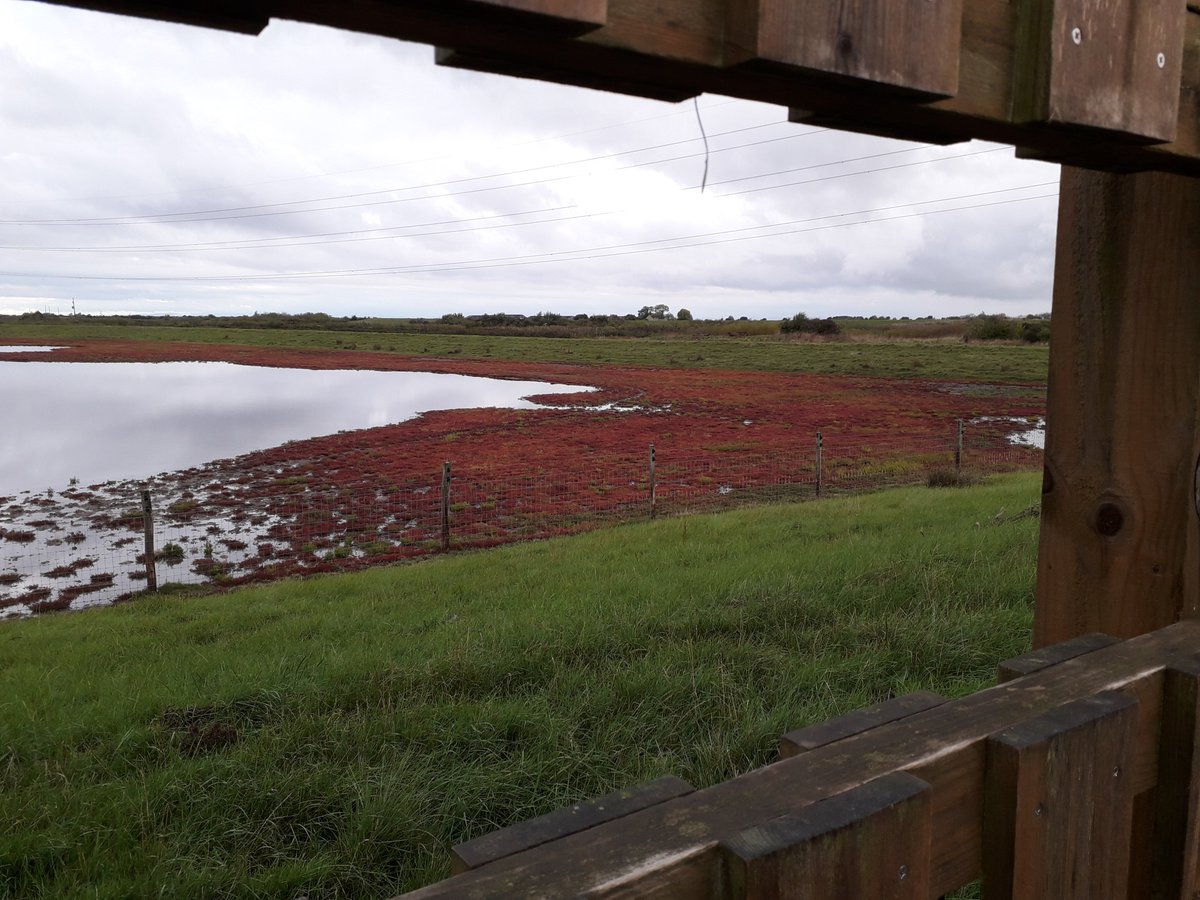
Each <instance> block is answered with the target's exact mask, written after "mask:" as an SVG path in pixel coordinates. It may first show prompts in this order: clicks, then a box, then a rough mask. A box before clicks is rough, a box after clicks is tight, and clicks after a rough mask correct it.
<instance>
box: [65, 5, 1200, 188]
mask: <svg viewBox="0 0 1200 900" xmlns="http://www.w3.org/2000/svg"><path fill="white" fill-rule="evenodd" d="M51 2H64V3H65V4H66V5H72V6H82V7H85V8H89V9H101V10H109V11H118V12H126V13H130V14H135V15H144V16H151V17H161V18H165V19H168V20H176V21H178V20H180V18H181V17H182V16H184V15H185V14H186V16H190V17H191V18H193V19H194V18H197V17H199V18H203V17H204V16H205V15H206V11H208V10H218V9H220V8H222V4H220V3H217V2H213V0H191V2H190V3H183V2H180V3H175V2H172V3H168V2H166V0H141V2H139V3H133V2H129V0H51ZM728 2H729V0H608V7H607V14H606V17H605V24H604V25H603V26H601V27H599V28H596V29H594V30H592V31H589V32H587V33H586V34H583V35H582V36H580V37H577V38H574V39H571V38H569V37H568V36H565V35H563V34H561V33H556V32H555V31H554V29H553V28H552V27H549V26H548V25H546V24H545V20H544V19H543V20H542V22H543V24H542V25H540V26H539V25H530V24H529V23H528V21H526V22H525V23H524V24H523V23H521V22H514V21H512V17H511V16H509V17H507V21H506V20H505V17H500V18H499V19H497V18H496V17H495V16H485V15H483V14H482V13H480V12H479V11H478V9H476V11H475V12H470V13H465V14H464V13H463V7H462V6H459V5H455V4H453V3H435V2H432V0H422V2H415V0H347V2H342V3H328V2H325V0H249V2H247V3H245V4H238V5H237V10H238V15H239V16H242V17H252V18H254V19H256V20H259V21H265V20H266V19H269V18H280V19H292V20H296V21H302V22H311V23H313V24H318V25H329V26H333V27H337V28H347V29H351V30H355V31H363V32H368V33H371V34H379V35H385V36H388V37H397V38H401V39H403V40H409V41H418V42H423V43H428V44H433V45H435V46H442V47H447V48H451V49H453V50H455V51H459V52H460V53H462V54H464V58H465V55H467V54H470V55H474V56H476V57H478V58H480V59H490V60H493V61H495V60H503V61H507V62H506V63H505V64H506V65H509V66H511V67H512V70H513V71H514V72H517V73H528V74H531V75H536V76H537V77H545V78H548V79H552V80H561V81H564V82H567V83H577V84H586V85H589V86H605V85H606V84H607V83H612V84H614V85H616V86H618V87H617V89H619V90H629V89H630V88H631V86H644V88H645V90H647V91H648V90H650V89H651V88H653V89H654V90H656V91H658V92H659V93H661V94H663V95H672V94H675V95H682V96H691V95H693V94H695V93H698V92H707V93H712V94H724V95H727V96H732V97H744V98H746V99H752V100H759V101H762V102H766V103H777V104H780V105H783V106H787V107H791V108H795V109H797V110H806V111H808V112H809V113H813V114H818V115H830V116H838V117H841V121H842V124H843V127H846V128H855V127H863V128H864V129H867V130H871V131H875V132H879V133H887V132H888V131H890V132H892V133H895V134H907V135H910V136H917V135H920V134H922V133H927V134H929V135H931V136H937V138H936V139H937V140H941V141H946V140H952V139H967V138H981V139H984V140H991V141H999V142H1003V143H1009V144H1015V145H1017V146H1018V147H1024V148H1027V149H1028V150H1030V151H1034V152H1037V153H1040V154H1042V155H1048V156H1057V157H1061V158H1070V159H1073V160H1074V161H1075V162H1076V163H1077V164H1079V165H1085V166H1091V167H1096V168H1105V169H1110V170H1119V171H1130V170H1138V169H1161V170H1169V171H1175V172H1185V173H1192V174H1200V97H1198V94H1197V91H1198V90H1200V15H1197V14H1196V13H1189V14H1188V15H1187V16H1186V20H1185V23H1184V25H1183V31H1184V34H1183V52H1182V70H1181V72H1182V74H1181V82H1182V83H1181V85H1177V89H1178V93H1179V95H1180V103H1179V115H1178V121H1177V124H1176V130H1175V135H1176V136H1175V138H1174V139H1173V140H1172V141H1170V142H1169V143H1165V144H1159V145H1154V146H1141V145H1138V144H1136V143H1132V142H1131V141H1130V140H1128V139H1123V138H1121V137H1120V136H1114V135H1113V134H1112V133H1110V132H1104V131H1101V132H1096V133H1095V134H1093V135H1090V136H1088V137H1087V138H1086V139H1085V138H1082V137H1081V136H1080V135H1079V134H1074V133H1069V132H1065V131H1064V130H1062V129H1056V128H1052V127H1045V126H1044V125H1042V124H1039V123H1034V124H1029V123H1026V122H1019V121H1015V120H1014V118H1013V88H1014V84H1015V82H1016V80H1017V73H1016V71H1015V69H1016V67H1017V66H1018V65H1019V60H1018V53H1017V48H1018V43H1019V42H1018V30H1019V29H1018V18H1019V17H1018V8H1017V4H1016V3H1013V2H1010V0H962V3H963V11H962V28H961V38H960V48H959V54H958V56H959V77H958V89H957V91H956V93H955V95H954V96H953V97H949V98H947V99H944V100H938V101H935V102H933V103H926V104H919V103H913V102H910V100H911V98H908V99H906V98H898V97H896V96H890V95H887V94H886V92H884V93H881V92H880V91H878V90H873V89H866V90H864V89H862V88H861V87H846V86H845V85H842V84H838V83H834V82H832V81H831V80H830V78H829V77H828V76H827V75H817V74H812V73H809V72H807V70H803V69H795V68H793V69H787V70H779V69H767V70H764V69H761V68H756V67H754V66H750V67H746V66H738V65H728V64H727V59H726V56H727V52H726V51H727V45H728V42H727V40H726V24H727V18H728V14H729V9H728ZM806 2H812V0H806ZM922 2H924V0H922ZM1154 2H1156V3H1157V2H1159V0H1154ZM888 5H890V6H895V7H904V6H912V5H916V4H915V3H909V2H906V3H896V2H892V3H890V4H888ZM232 7H233V4H229V3H227V2H226V3H225V4H224V8H226V11H228V9H229V8H232ZM206 24H213V25H214V26H217V25H219V23H217V22H211V23H206ZM914 50H915V52H917V53H920V54H933V55H937V54H939V53H941V50H940V49H939V48H937V47H935V48H932V49H930V48H928V47H924V46H921V45H914ZM914 55H915V54H914ZM1169 64H1171V63H1170V62H1169ZM497 65H498V64H497Z"/></svg>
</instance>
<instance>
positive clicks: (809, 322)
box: [779, 313, 842, 335]
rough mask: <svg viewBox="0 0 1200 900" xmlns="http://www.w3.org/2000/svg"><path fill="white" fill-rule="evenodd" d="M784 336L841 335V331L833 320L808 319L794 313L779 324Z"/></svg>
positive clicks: (802, 314) (801, 314) (803, 315)
mask: <svg viewBox="0 0 1200 900" xmlns="http://www.w3.org/2000/svg"><path fill="white" fill-rule="evenodd" d="M779 330H780V331H781V332H783V333H784V334H822V335H830V334H841V333H842V329H841V327H840V326H839V325H838V323H837V322H835V321H834V320H833V319H810V318H809V317H808V316H806V315H805V314H804V313H796V315H794V316H792V317H791V318H790V319H784V320H783V321H782V322H780V323H779Z"/></svg>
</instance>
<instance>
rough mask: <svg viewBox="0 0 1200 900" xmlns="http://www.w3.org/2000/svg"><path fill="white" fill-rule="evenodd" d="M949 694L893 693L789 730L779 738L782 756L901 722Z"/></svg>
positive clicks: (944, 699)
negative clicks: (850, 710) (876, 701)
mask: <svg viewBox="0 0 1200 900" xmlns="http://www.w3.org/2000/svg"><path fill="white" fill-rule="evenodd" d="M945 702H946V698H945V697H943V696H941V695H940V694H935V693H933V692H932V691H916V692H914V693H912V694H904V695H903V696H900V697H892V698H891V699H890V700H885V701H883V702H882V703H877V704H875V705H874V706H868V707H866V708H865V709H856V710H854V711H853V712H848V713H846V714H845V715H842V716H836V717H835V718H832V719H826V720H825V721H824V722H818V723H817V724H815V725H807V726H805V727H804V728H797V729H796V730H795V731H789V732H788V733H787V734H785V735H784V736H783V737H782V738H780V739H779V758H780V759H789V758H791V757H793V756H795V755H796V754H798V753H807V752H808V751H810V750H816V749H817V748H818V747H824V746H826V745H827V744H832V743H834V742H835V741H842V740H845V739H846V738H848V737H851V736H853V735H856V734H861V733H862V732H864V731H870V730H871V729H872V728H878V727H879V726H880V725H887V724H889V723H891V722H898V721H900V720H901V719H905V718H908V717H909V716H912V715H915V714H917V713H919V712H925V710H927V709H933V708H934V707H935V706H941V705H942V704H943V703H945Z"/></svg>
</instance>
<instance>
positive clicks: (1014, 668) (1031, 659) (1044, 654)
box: [996, 634, 1117, 684]
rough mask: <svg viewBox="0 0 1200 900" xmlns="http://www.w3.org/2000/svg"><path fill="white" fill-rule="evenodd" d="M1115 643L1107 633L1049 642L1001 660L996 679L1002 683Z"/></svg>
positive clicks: (1114, 639) (1113, 638)
mask: <svg viewBox="0 0 1200 900" xmlns="http://www.w3.org/2000/svg"><path fill="white" fill-rule="evenodd" d="M1115 643H1117V639H1116V638H1115V637H1111V636H1109V635H1107V634H1084V635H1080V636H1079V637H1077V638H1071V640H1069V641H1062V642H1061V643H1058V644H1051V645H1050V646H1049V647H1042V648H1041V649H1038V650H1030V651H1029V652H1028V653H1022V654H1021V655H1020V656H1014V657H1012V658H1011V659H1006V660H1003V661H1002V662H1001V663H1000V664H999V665H998V666H997V667H996V668H997V679H996V680H997V681H999V682H1000V683H1001V684H1004V683H1005V682H1006V681H1012V680H1013V679H1014V678H1020V677H1021V676H1023V675H1030V674H1032V673H1034V672H1040V671H1042V669H1046V668H1049V667H1050V666H1057V665H1058V664H1059V663H1062V662H1066V661H1067V660H1068V659H1075V658H1076V657H1077V656H1083V655H1084V654H1085V653H1091V652H1093V651H1095V650H1102V649H1104V648H1105V647H1111V646H1112V645H1113V644H1115Z"/></svg>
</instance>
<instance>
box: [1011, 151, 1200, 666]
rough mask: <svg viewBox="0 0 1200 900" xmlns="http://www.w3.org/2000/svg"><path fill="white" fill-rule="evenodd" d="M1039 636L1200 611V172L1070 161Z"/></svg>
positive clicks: (1156, 621) (1039, 642)
mask: <svg viewBox="0 0 1200 900" xmlns="http://www.w3.org/2000/svg"><path fill="white" fill-rule="evenodd" d="M1054 280H1055V284H1054V309H1053V331H1054V336H1053V339H1052V341H1051V347H1050V394H1049V399H1048V402H1047V410H1048V415H1047V434H1046V471H1045V475H1044V481H1043V485H1042V491H1043V495H1042V520H1041V544H1040V548H1039V553H1038V586H1037V612H1036V615H1035V618H1034V638H1033V642H1034V646H1035V647H1044V646H1047V645H1049V644H1055V643H1058V642H1060V641H1065V640H1068V639H1070V638H1073V637H1077V636H1079V635H1083V634H1088V633H1090V632H1103V633H1105V634H1109V635H1112V636H1114V637H1118V638H1128V637H1132V636H1134V635H1137V634H1143V633H1145V632H1149V631H1152V630H1154V629H1156V628H1159V627H1161V626H1164V625H1168V624H1170V623H1171V622H1174V621H1176V620H1178V619H1179V618H1181V617H1184V616H1191V615H1195V614H1196V611H1197V606H1198V602H1200V549H1198V548H1200V522H1198V521H1197V497H1196V489H1195V478H1196V462H1197V442H1196V426H1197V407H1198V404H1200V179H1190V178H1184V177H1179V176H1173V175H1166V174H1161V173H1151V174H1139V175H1108V174H1101V173H1096V172H1087V171H1083V170H1079V169H1072V168H1066V167H1064V169H1063V175H1062V196H1061V198H1060V201H1059V218H1058V253H1057V262H1056V268H1055V279H1054Z"/></svg>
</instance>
